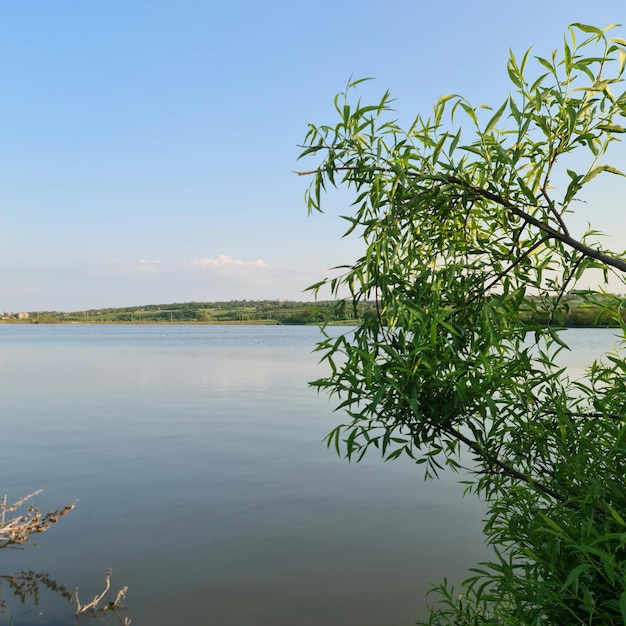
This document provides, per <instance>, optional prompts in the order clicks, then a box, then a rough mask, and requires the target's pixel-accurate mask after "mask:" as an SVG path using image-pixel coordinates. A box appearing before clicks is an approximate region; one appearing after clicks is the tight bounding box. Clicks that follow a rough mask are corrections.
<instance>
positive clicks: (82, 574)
mask: <svg viewBox="0 0 626 626" xmlns="http://www.w3.org/2000/svg"><path fill="white" fill-rule="evenodd" d="M333 332H343V331H342V330H341V329H335V331H333ZM610 337H611V333H610V332H605V331H580V330H576V331H568V339H569V340H570V341H571V342H572V344H573V345H574V344H576V345H578V346H579V348H575V349H574V350H573V351H572V353H568V354H569V356H567V355H566V356H565V357H564V358H566V359H567V358H569V359H570V361H571V365H572V368H573V369H574V370H575V369H576V368H582V367H583V365H584V364H586V363H587V362H588V361H589V359H590V358H591V357H593V356H596V354H595V351H596V350H597V349H598V346H599V345H603V343H606V342H608V341H609V340H610ZM318 338H319V331H318V330H317V329H316V328H312V327H284V326H267V327H259V326H248V327H246V326H132V325H128V326H82V325H58V326H56V325H55V326H45V325H4V326H2V325H0V380H1V381H2V383H1V388H0V407H1V409H2V444H3V448H2V455H0V476H2V485H1V487H0V493H7V494H9V498H10V499H11V498H13V499H17V498H18V497H20V496H22V495H24V494H25V493H28V492H30V491H33V490H34V489H37V488H43V489H44V493H43V494H42V495H41V496H39V497H38V499H37V503H38V504H39V505H40V506H41V508H42V509H46V510H48V509H51V508H57V507H60V506H62V505H64V504H66V503H68V502H70V501H73V500H75V499H78V502H77V506H76V509H75V510H74V511H73V512H71V513H70V514H69V515H68V516H67V517H66V518H65V519H64V520H62V522H61V523H59V524H58V525H57V526H56V527H54V528H53V529H51V530H49V531H48V532H47V533H45V534H43V535H40V536H39V537H38V538H37V541H38V543H39V546H38V547H32V546H29V547H27V548H26V549H25V550H23V551H15V550H11V551H9V550H3V551H2V552H0V576H4V578H0V586H2V588H3V591H4V594H5V596H6V597H7V598H6V609H5V614H6V615H7V616H11V617H12V619H13V624H14V626H18V625H20V624H22V625H25V624H47V625H52V624H69V623H74V622H73V618H72V612H73V608H72V606H71V605H70V604H69V603H66V602H65V601H64V600H62V598H60V597H59V596H58V594H50V593H46V592H44V591H43V589H42V593H41V598H40V600H39V604H37V605H35V604H34V603H33V602H26V604H25V605H21V604H20V602H19V601H18V600H17V599H16V598H15V597H12V596H11V593H10V582H9V579H7V578H6V576H9V575H12V574H14V573H16V572H21V571H32V572H35V573H43V572H46V573H47V574H48V575H49V577H50V578H51V579H53V580H54V581H56V582H57V583H58V584H59V585H64V586H65V587H67V589H68V590H70V591H71V590H73V589H74V587H76V586H78V587H79V589H80V595H81V599H82V600H83V601H85V600H87V599H90V598H91V597H93V595H94V594H95V593H97V592H98V591H99V590H100V588H101V586H102V581H103V577H104V572H105V570H106V568H107V567H112V568H113V585H114V586H116V587H120V586H122V585H128V587H129V591H128V595H127V599H126V602H125V604H126V606H127V607H128V613H127V614H128V616H129V617H131V618H132V620H133V624H136V625H137V626H139V625H143V626H146V625H151V626H159V625H161V624H163V625H164V626H165V625H170V624H187V625H194V624H198V625H201V624H202V625H203V624H216V625H220V626H243V625H244V624H245V625H246V626H249V625H258V626H283V625H284V626H287V625H288V626H308V625H313V624H315V625H316V626H318V625H319V624H320V623H324V624H325V626H335V625H336V626H340V625H341V626H345V624H359V625H360V626H374V625H375V624H376V625H379V624H386V625H392V626H393V625H397V626H400V625H405V624H406V625H408V624H412V623H413V622H414V621H415V620H416V619H418V618H420V617H423V616H424V596H425V594H426V591H427V590H428V588H429V581H438V580H440V579H441V578H443V577H444V576H447V577H448V578H449V579H462V578H463V577H464V575H465V574H466V572H467V568H468V567H470V566H472V565H474V564H475V563H476V562H477V561H479V560H481V559H482V558H484V557H485V554H486V553H485V549H484V547H483V545H482V538H481V534H480V529H481V522H480V519H481V515H482V507H481V505H480V503H477V502H475V501H474V500H473V499H472V498H470V497H467V498H462V497H461V493H462V489H461V488H460V487H459V486H458V485H457V484H456V481H457V480H458V478H459V477H458V476H452V477H444V478H443V479H442V480H440V481H438V482H434V483H424V482H423V480H422V474H421V470H420V469H419V468H418V467H416V466H415V465H412V464H411V463H409V462H404V461H397V462H393V463H387V464H384V463H382V462H381V461H379V460H378V459H375V458H373V457H372V458H369V459H366V460H365V461H364V462H362V463H361V464H358V465H351V464H349V463H347V462H346V461H345V460H341V459H338V458H337V457H336V455H335V454H334V453H333V452H331V451H328V450H327V449H326V448H325V447H324V446H323V445H322V443H321V441H322V439H323V437H324V435H325V434H326V432H328V431H329V430H330V429H331V428H332V427H333V426H334V425H335V424H336V423H337V421H338V420H339V419H340V415H337V414H334V413H333V410H332V409H333V405H332V403H330V402H329V401H328V400H327V399H326V398H325V397H322V396H318V395H317V394H316V392H315V391H313V390H312V389H310V388H309V387H308V386H307V381H310V380H312V379H314V378H317V377H319V376H320V375H322V374H323V373H324V369H323V367H322V366H320V365H319V364H318V363H317V356H316V355H314V354H312V352H311V350H312V348H313V346H314V343H315V341H316V339H318ZM461 478H462V477H461ZM1 622H2V616H1V614H0V623H1Z"/></svg>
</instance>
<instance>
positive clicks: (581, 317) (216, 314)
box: [0, 291, 626, 328]
mask: <svg viewBox="0 0 626 626" xmlns="http://www.w3.org/2000/svg"><path fill="white" fill-rule="evenodd" d="M619 299H620V297H619V296H615V295H610V294H598V293H593V292H590V291H572V292H570V293H569V294H567V295H565V296H564V297H563V298H562V299H561V300H560V305H559V312H558V314H557V315H551V313H550V311H551V309H552V308H553V305H554V302H555V301H554V298H551V297H537V298H532V299H531V300H530V303H531V306H530V307H529V308H528V311H527V319H528V320H529V321H530V320H532V321H534V322H538V323H540V324H542V325H547V324H552V325H555V326H564V327H582V328H594V327H615V326H617V325H618V324H617V322H616V320H615V314H614V311H615V309H616V302H617V301H619ZM625 300H626V298H625ZM611 311H613V313H612V312H611ZM376 314H377V311H376V304H375V302H373V301H370V302H363V303H361V304H360V305H359V307H358V308H357V310H356V311H354V310H352V308H351V307H349V306H344V303H343V302H341V301H332V300H326V301H317V302H297V301H293V300H231V301H227V302H181V303H172V304H147V305H143V306H132V307H122V308H110V309H90V310H86V311H74V312H71V313H68V312H59V311H29V312H24V313H5V314H4V315H3V316H0V322H4V323H27V324H33V323H40V324H61V323H65V324H68V323H84V324H96V323H103V324H123V323H125V324H144V323H150V324H159V323H160V324H175V323H178V324H181V323H182V324H192V323H195V324H319V323H320V322H323V321H324V320H325V319H327V320H329V321H330V323H332V324H355V323H359V321H361V320H363V319H365V318H367V316H368V315H376ZM622 319H624V320H626V307H624V309H623V310H622Z"/></svg>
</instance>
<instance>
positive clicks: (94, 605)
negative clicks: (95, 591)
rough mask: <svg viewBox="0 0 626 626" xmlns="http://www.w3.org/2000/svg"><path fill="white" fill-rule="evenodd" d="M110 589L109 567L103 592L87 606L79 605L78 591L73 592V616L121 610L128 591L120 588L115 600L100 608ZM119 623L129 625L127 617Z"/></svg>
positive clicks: (124, 625) (125, 588)
mask: <svg viewBox="0 0 626 626" xmlns="http://www.w3.org/2000/svg"><path fill="white" fill-rule="evenodd" d="M110 588H111V568H110V567H109V568H108V569H107V573H106V578H105V585H104V591H103V592H102V593H101V594H99V595H97V596H94V599H93V600H92V601H91V602H89V603H87V604H81V603H80V599H79V598H78V589H76V591H75V592H74V593H75V596H76V607H77V608H76V613H75V615H84V614H85V613H87V612H88V611H91V612H93V613H97V612H102V613H104V612H106V611H111V610H112V611H113V612H114V613H116V609H119V608H122V600H123V599H124V598H125V597H126V592H127V591H128V587H122V588H121V589H120V590H119V591H118V592H117V595H116V596H115V600H113V601H111V602H107V603H106V604H103V605H102V606H100V602H102V599H103V598H104V596H105V595H106V593H107V591H109V589H110ZM116 615H117V613H116ZM118 617H119V616H118ZM120 622H121V623H122V624H123V626H129V625H130V619H128V617H126V618H124V621H123V622H122V621H121V620H120Z"/></svg>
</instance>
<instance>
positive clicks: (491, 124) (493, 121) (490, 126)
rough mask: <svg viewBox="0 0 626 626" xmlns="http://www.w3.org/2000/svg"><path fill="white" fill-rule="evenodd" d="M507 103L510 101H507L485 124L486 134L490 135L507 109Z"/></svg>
mask: <svg viewBox="0 0 626 626" xmlns="http://www.w3.org/2000/svg"><path fill="white" fill-rule="evenodd" d="M507 104H508V101H505V102H504V104H503V105H502V106H501V107H500V108H499V109H498V110H497V111H496V112H495V113H494V115H493V117H492V118H491V119H490V120H489V122H488V124H487V126H485V130H484V131H483V132H484V134H485V135H488V134H489V133H490V132H491V131H492V130H493V128H494V127H495V125H496V124H497V123H498V121H499V120H500V118H501V117H502V113H504V110H505V109H506V105H507Z"/></svg>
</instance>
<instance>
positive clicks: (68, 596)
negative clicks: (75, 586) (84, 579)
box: [0, 571, 73, 613]
mask: <svg viewBox="0 0 626 626" xmlns="http://www.w3.org/2000/svg"><path fill="white" fill-rule="evenodd" d="M40 585H41V586H42V587H44V588H45V589H48V590H50V591H52V592H53V593H55V594H58V595H59V596H60V597H61V598H63V599H64V600H67V602H70V603H71V602H72V599H73V595H72V593H71V592H70V591H68V590H67V587H65V586H64V585H60V584H59V583H57V581H56V580H53V579H52V578H50V576H49V575H48V574H47V573H46V572H32V571H30V572H19V573H18V574H0V590H1V596H0V611H1V612H2V613H6V612H7V603H6V597H7V593H6V592H7V591H8V592H10V593H11V594H12V595H14V596H15V597H16V598H17V599H18V600H19V601H20V604H21V605H23V606H24V605H26V604H27V601H28V600H32V602H33V604H34V605H35V606H38V605H39V596H40V594H39V588H40Z"/></svg>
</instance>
